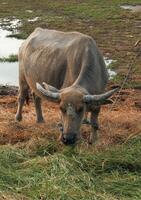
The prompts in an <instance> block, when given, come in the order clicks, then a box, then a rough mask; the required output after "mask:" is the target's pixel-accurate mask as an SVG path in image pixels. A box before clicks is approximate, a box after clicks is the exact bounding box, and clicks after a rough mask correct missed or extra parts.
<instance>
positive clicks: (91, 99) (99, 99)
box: [83, 88, 119, 103]
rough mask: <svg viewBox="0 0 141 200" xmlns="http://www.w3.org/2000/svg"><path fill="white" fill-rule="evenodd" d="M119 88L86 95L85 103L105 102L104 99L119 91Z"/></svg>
mask: <svg viewBox="0 0 141 200" xmlns="http://www.w3.org/2000/svg"><path fill="white" fill-rule="evenodd" d="M118 90H119V88H115V89H113V90H110V91H108V92H105V93H103V94H98V95H85V96H84V97H83V101H84V102H85V103H91V102H94V101H95V102H104V100H106V99H108V98H109V97H110V96H112V95H113V94H114V93H115V92H117V91H118Z"/></svg>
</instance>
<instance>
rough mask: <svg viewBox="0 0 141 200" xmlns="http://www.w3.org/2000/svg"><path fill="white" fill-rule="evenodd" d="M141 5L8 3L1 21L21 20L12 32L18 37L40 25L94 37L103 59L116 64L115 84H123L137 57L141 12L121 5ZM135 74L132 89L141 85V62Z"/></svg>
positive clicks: (118, 0)
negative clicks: (16, 31)
mask: <svg viewBox="0 0 141 200" xmlns="http://www.w3.org/2000/svg"><path fill="white" fill-rule="evenodd" d="M139 3H140V0H134V1H133V0H128V1H125V0H108V1H106V0H101V1H97V0H88V1H76V0H73V1H64V0H60V1H58V0H55V1H51V0H41V1H38V0H35V1H34V3H33V1H32V0H26V1H22V2H21V1H19V0H5V1H4V2H3V3H1V6H0V18H8V19H12V18H13V17H15V18H18V19H20V20H21V22H22V25H21V26H20V27H19V28H18V29H19V33H16V34H15V33H13V36H14V37H17V38H26V37H27V36H28V35H29V34H30V33H31V32H32V31H33V30H34V29H35V28H36V27H38V26H40V27H43V28H52V29H58V30H63V31H74V30H75V31H80V32H83V33H86V34H89V35H91V36H92V37H94V38H95V40H96V42H97V44H98V46H99V48H100V49H101V51H102V53H103V54H104V56H106V57H109V58H112V59H114V60H116V61H117V62H116V65H115V66H114V67H115V68H116V69H118V76H117V77H116V78H115V79H114V80H113V81H114V82H115V83H118V84H121V82H122V81H123V79H124V76H125V74H126V73H127V70H128V67H129V66H128V65H129V63H131V62H132V60H133V59H134V56H135V54H136V52H135V51H136V48H135V47H134V44H135V42H136V41H137V40H138V39H140V20H141V13H133V12H130V11H129V10H123V9H122V8H120V5H123V4H132V5H135V4H139ZM35 17H39V18H38V20H37V21H36V20H35V21H34V20H33V19H35ZM28 20H31V21H30V22H29V21H28ZM7 23H8V22H7ZM133 72H134V74H133V75H132V76H131V77H130V83H129V82H128V83H127V86H129V87H132V86H133V87H134V86H135V85H139V84H141V81H140V79H139V74H141V70H140V59H137V62H136V63H133Z"/></svg>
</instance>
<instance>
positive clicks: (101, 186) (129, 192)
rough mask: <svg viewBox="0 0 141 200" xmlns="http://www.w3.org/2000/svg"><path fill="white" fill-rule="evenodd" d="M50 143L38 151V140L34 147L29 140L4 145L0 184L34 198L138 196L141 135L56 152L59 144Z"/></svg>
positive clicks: (140, 196) (0, 153)
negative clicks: (98, 147) (113, 143)
mask: <svg viewBox="0 0 141 200" xmlns="http://www.w3.org/2000/svg"><path fill="white" fill-rule="evenodd" d="M50 145H51V144H48V145H47V146H46V147H45V146H44V147H42V151H41V149H40V150H39V148H40V147H39V145H37V144H36V145H35V146H34V151H32V150H31V149H30V151H29V149H27V146H28V145H27V146H26V147H25V148H21V149H19V148H16V147H14V146H13V147H11V146H2V147H1V148H0V166H1V168H0V190H1V191H2V192H3V193H5V194H6V193H7V192H8V194H11V195H12V194H13V195H15V197H16V194H17V195H23V196H24V198H25V199H34V200H35V199H37V200H39V199H48V200H53V199H54V200H57V199H61V200H63V199H64V200H65V199H67V200H69V199H70V200H72V199H84V200H86V199H87V200H92V199H96V200H106V199H107V200H108V199H110V200H116V199H120V200H124V199H126V200H127V199H134V200H140V199H141V189H140V185H141V159H140V156H141V136H136V137H134V138H132V139H130V140H129V141H127V142H126V143H125V144H123V145H116V146H114V147H112V148H110V149H109V148H108V149H105V150H104V151H102V150H101V151H100V150H96V149H93V151H92V148H90V149H89V148H88V149H86V148H83V149H82V148H81V147H78V148H77V149H75V150H73V149H67V148H66V149H63V150H61V151H60V152H59V151H57V152H55V151H53V149H55V148H56V149H57V146H54V147H53V148H51V146H50ZM51 149H52V150H51ZM45 152H46V156H45ZM18 198H19V197H18ZM22 198H23V197H22ZM22 198H19V199H22Z"/></svg>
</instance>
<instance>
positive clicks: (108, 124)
mask: <svg viewBox="0 0 141 200" xmlns="http://www.w3.org/2000/svg"><path fill="white" fill-rule="evenodd" d="M140 43H141V40H138V41H137V42H136V43H135V45H134V47H137V46H138V45H139V44H140ZM139 56H141V48H139V49H138V51H137V54H136V56H135V57H134V59H133V61H132V62H131V63H130V64H129V67H128V72H127V74H126V76H125V79H124V80H123V82H122V84H121V87H120V90H119V92H118V94H117V96H116V98H115V100H114V102H113V104H112V105H111V107H110V108H109V111H108V112H107V114H109V113H110V112H111V111H112V110H113V108H114V106H115V105H116V103H117V102H118V98H119V96H120V93H121V91H122V89H123V88H124V85H125V83H126V82H127V80H128V78H129V75H130V73H131V70H132V67H133V66H134V65H135V63H136V61H137V58H138V57H139ZM107 126H108V129H109V132H110V133H111V126H110V122H109V120H108V121H107Z"/></svg>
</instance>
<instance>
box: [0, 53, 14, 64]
mask: <svg viewBox="0 0 141 200" xmlns="http://www.w3.org/2000/svg"><path fill="white" fill-rule="evenodd" d="M17 61H18V55H14V54H11V55H9V57H2V58H0V62H17Z"/></svg>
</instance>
